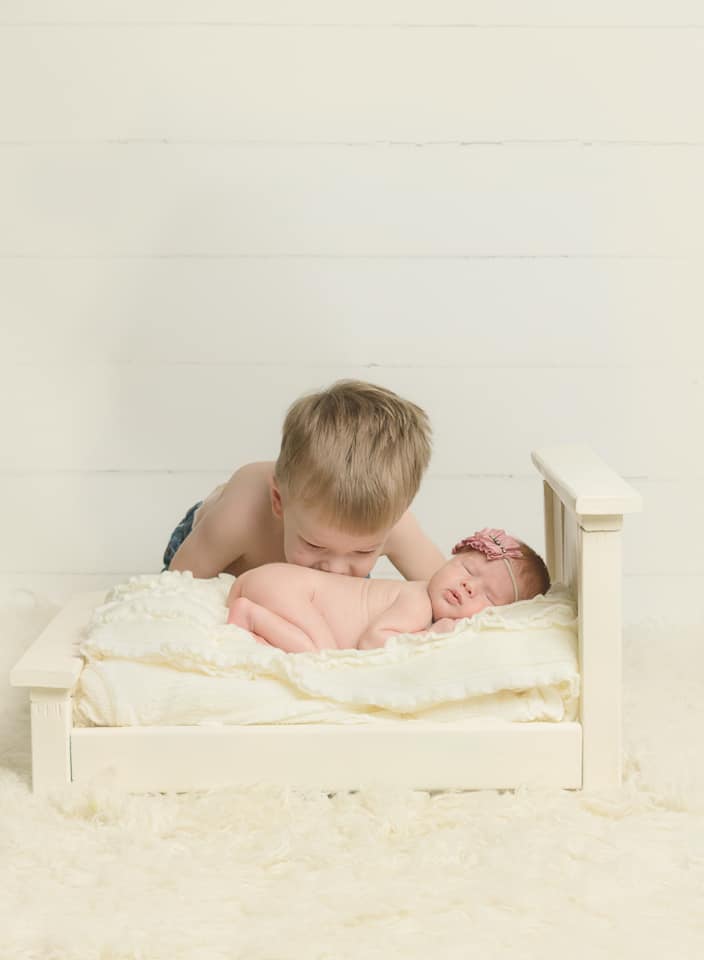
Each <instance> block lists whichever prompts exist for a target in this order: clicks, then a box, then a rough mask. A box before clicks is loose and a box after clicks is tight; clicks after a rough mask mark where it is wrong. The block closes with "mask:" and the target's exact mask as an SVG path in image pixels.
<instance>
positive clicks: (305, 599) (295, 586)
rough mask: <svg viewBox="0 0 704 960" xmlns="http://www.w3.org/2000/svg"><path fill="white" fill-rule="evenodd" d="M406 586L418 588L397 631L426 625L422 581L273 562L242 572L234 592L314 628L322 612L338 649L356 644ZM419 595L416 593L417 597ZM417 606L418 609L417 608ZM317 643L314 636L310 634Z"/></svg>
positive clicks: (408, 589) (305, 627)
mask: <svg viewBox="0 0 704 960" xmlns="http://www.w3.org/2000/svg"><path fill="white" fill-rule="evenodd" d="M405 592H410V593H412V594H418V602H417V603H414V604H412V605H411V606H412V608H413V613H412V614H410V615H409V616H408V618H407V622H406V623H400V624H399V632H403V631H415V630H422V629H424V627H426V626H427V623H426V622H425V612H426V611H425V609H424V606H423V597H424V596H427V593H426V591H425V590H424V587H423V586H422V585H421V584H419V583H409V582H406V581H397V580H366V579H361V578H359V577H347V576H341V575H339V574H335V573H324V572H322V571H320V570H311V569H309V568H308V567H299V566H296V565H295V564H290V563H270V564H266V565H265V566H262V567H257V568H256V569H255V570H250V571H248V572H247V573H244V574H242V576H240V577H238V579H237V580H236V581H235V585H234V587H233V592H232V594H231V598H234V597H237V596H240V597H245V598H246V599H247V600H251V601H252V602H253V603H257V604H259V605H260V606H262V607H265V608H266V609H267V610H270V611H271V612H272V613H275V614H278V616H280V617H283V619H284V620H287V621H288V622H289V623H292V624H294V625H295V626H297V627H300V628H301V629H302V630H303V631H305V632H308V633H310V632H311V624H313V629H314V624H315V617H312V616H311V613H310V612H311V610H313V611H316V612H317V614H319V615H320V616H321V617H322V619H323V621H324V622H325V624H326V625H327V627H328V628H329V631H330V633H331V634H332V637H333V638H334V644H335V646H336V647H338V648H339V649H349V648H353V647H356V646H357V644H358V641H359V638H360V637H361V636H362V634H363V633H364V631H365V630H366V629H367V627H368V626H369V624H370V623H371V622H372V621H374V620H376V619H377V618H378V617H380V616H381V615H382V614H383V613H384V611H386V610H387V609H388V608H389V607H391V605H392V604H393V603H394V602H395V601H396V600H397V599H398V597H399V596H400V595H401V594H402V593H405ZM414 599H415V597H414ZM416 611H417V612H416ZM311 639H312V640H313V642H314V643H315V645H316V646H324V644H320V645H319V644H318V643H317V642H316V638H315V637H311Z"/></svg>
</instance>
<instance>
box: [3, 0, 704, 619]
mask: <svg viewBox="0 0 704 960" xmlns="http://www.w3.org/2000/svg"><path fill="white" fill-rule="evenodd" d="M703 92H704V9H703V8H702V5H701V4H700V3H698V2H679V3H678V2H665V0H658V2H655V0H653V2H649V3H647V2H641V3H638V2H635V0H630V2H627V0H612V2H606V0H603V2H592V3H587V2H586V0H582V2H575V3H570V4H564V3H554V2H552V3H549V2H533V3H531V4H526V3H524V2H519V0H515V2H496V3H488V2H449V0H448V2H433V3H431V2H429V0H425V2H401V0H397V2H392V0H376V2H371V0H369V2H356V3H351V2H338V3H331V2H322V0H318V2H314V0H308V2H297V3H294V2H290V3H285V2H268V3H267V2H264V0H260V2H255V0H250V2H244V0H242V2H236V0H233V2H225V0H220V2H215V0H210V2H209V0H198V2H196V0H182V2H178V3H174V2H167V0H141V2H138V0H121V2H117V0H115V2H102V3H97V2H88V0H55V2H50V0H23V2H20V0H17V2H9V0H8V2H3V3H0V297H1V301H0V306H1V310H2V315H1V327H0V366H1V368H2V369H1V376H2V379H1V381H0V382H1V384H2V386H1V388H0V389H2V400H3V402H2V404H1V405H0V430H1V431H2V437H3V444H2V448H1V449H0V502H1V503H2V504H3V507H4V509H3V514H4V519H3V523H2V534H3V535H2V538H0V584H2V585H3V586H4V587H7V588H14V587H16V586H26V587H29V588H31V589H38V590H43V591H46V592H49V593H50V594H51V595H53V596H56V597H60V596H65V595H66V594H67V593H68V592H70V591H72V590H75V589H80V588H85V587H87V586H93V585H102V584H107V583H111V582H114V581H115V580H117V579H121V578H123V577H125V576H126V575H128V574H131V573H135V572H141V571H147V570H154V569H157V568H158V565H159V560H160V555H161V551H162V549H163V546H164V542H165V539H166V538H167V536H168V533H169V532H170V529H171V527H172V526H173V524H174V523H175V522H176V521H177V520H178V518H179V516H180V514H181V513H182V512H183V510H184V509H185V508H186V507H187V506H188V505H189V504H190V503H191V502H192V501H193V500H194V499H196V498H197V497H199V496H202V495H203V494H204V493H206V492H207V491H208V490H209V489H210V488H211V486H212V485H214V484H215V483H216V482H218V481H219V480H221V479H222V478H223V477H224V476H226V475H227V474H228V473H229V472H230V470H231V469H232V468H233V467H234V466H236V465H238V464H240V463H243V462H246V461H247V460H250V459H253V458H266V457H273V456H274V455H275V453H276V449H277V444H278V437H279V428H280V423H281V419H282V416H283V413H284V411H285V408H286V406H287V405H288V403H290V402H291V400H292V399H293V398H294V397H295V396H296V395H297V394H299V393H301V392H303V391H305V390H309V389H312V388H315V387H318V386H323V385H325V384H327V383H329V382H331V381H332V380H334V379H337V378H338V377H343V376H357V377H361V378H363V379H369V380H372V381H376V382H379V383H383V384H385V385H387V386H389V387H391V388H393V389H395V390H398V391H399V392H400V393H402V394H404V395H407V396H408V397H410V398H412V399H414V400H416V402H418V403H420V404H422V405H423V406H425V407H426V409H427V410H428V412H429V414H430V415H431V417H432V420H433V422H434V425H435V435H436V444H435V454H434V458H433V462H432V466H431V469H430V471H429V474H428V477H427V480H426V482H425V484H424V486H423V489H422V492H421V494H420V496H419V498H418V501H417V513H418V515H419V516H420V518H421V520H422V521H423V523H424V525H425V526H426V528H427V529H428V531H429V532H430V533H431V535H433V536H434V537H435V539H436V540H437V542H438V543H439V544H440V545H441V546H442V547H443V548H444V549H447V548H449V546H450V545H451V544H452V543H453V542H454V540H455V539H456V538H457V537H458V536H460V535H463V534H465V533H466V532H467V531H468V530H471V529H474V528H475V527H476V526H480V525H484V524H497V525H504V526H507V527H509V528H510V529H512V530H514V531H515V532H517V533H518V534H520V535H523V536H524V537H526V538H527V539H529V540H531V541H532V542H535V543H536V544H537V545H539V546H540V545H541V543H542V541H541V536H542V533H541V529H542V528H541V516H540V509H541V495H540V486H539V483H538V481H537V479H536V477H535V476H534V475H533V473H532V470H531V467H530V463H529V451H530V449H531V448H532V447H533V446H537V445H539V444H544V443H554V442H561V441H573V440H580V441H586V442H588V443H590V444H592V445H593V446H594V447H595V449H596V450H597V451H598V452H599V453H601V455H602V456H603V457H605V458H606V459H607V460H608V461H609V462H610V463H611V464H612V465H613V466H614V467H615V468H617V469H618V470H619V471H621V472H622V473H623V474H624V475H625V476H626V477H628V478H629V479H630V480H631V481H632V483H633V484H634V485H635V486H636V487H638V488H639V489H640V490H641V491H642V492H643V494H644V496H645V501H646V512H645V513H644V514H643V515H642V516H641V517H632V518H629V520H628V522H627V526H626V552H625V569H626V598H627V604H626V617H627V618H628V619H630V620H638V619H642V618H644V617H656V618H662V619H668V618H676V619H679V620H692V619H699V620H701V619H702V618H703V617H704V603H703V602H702V600H701V597H702V596H704V560H703V559H702V554H701V551H700V550H699V547H698V545H699V543H700V542H702V540H704V508H703V507H702V503H703V502H704V499H703V498H702V496H701V492H702V478H703V477H704V453H703V452H702V442H701V433H702V426H703V425H704V416H703V414H704V376H703V374H702V347H703V346H704V337H703V335H702V332H701V323H702V318H703V314H704V310H703V309H702V308H703V307H704V293H703V289H702V284H701V281H700V276H701V274H702V268H703V267H704V244H703V242H702V236H701V224H702V222H704V174H703V173H702V171H703V170H704V111H703V110H702V109H701V103H702V93H703Z"/></svg>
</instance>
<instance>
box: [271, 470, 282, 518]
mask: <svg viewBox="0 0 704 960" xmlns="http://www.w3.org/2000/svg"><path fill="white" fill-rule="evenodd" d="M269 493H270V495H271V512H272V513H273V514H274V516H275V517H279V519H281V517H283V515H284V507H283V503H282V502H281V491H280V490H279V488H278V485H277V483H276V480H275V478H274V477H272V478H271V481H270V487H269Z"/></svg>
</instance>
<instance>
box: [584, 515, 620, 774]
mask: <svg viewBox="0 0 704 960" xmlns="http://www.w3.org/2000/svg"><path fill="white" fill-rule="evenodd" d="M599 520H600V521H601V520H608V521H611V522H612V523H613V525H614V529H605V527H607V525H608V524H607V523H606V522H602V523H600V529H596V530H593V531H588V530H584V529H582V530H581V537H580V545H579V563H580V574H581V575H580V577H579V580H578V585H579V590H578V606H579V652H580V672H581V678H582V681H581V682H582V687H581V695H580V717H581V721H582V729H583V731H584V743H583V748H582V750H583V754H582V775H583V781H584V787H585V788H587V789H592V788H599V787H605V786H612V785H614V784H617V783H619V782H620V780H621V753H622V747H621V740H622V723H621V712H622V706H621V704H622V683H621V672H622V668H621V659H622V652H621V646H622V642H621V590H620V589H617V588H616V584H620V580H621V530H620V525H619V526H616V521H617V520H620V518H614V517H609V518H599Z"/></svg>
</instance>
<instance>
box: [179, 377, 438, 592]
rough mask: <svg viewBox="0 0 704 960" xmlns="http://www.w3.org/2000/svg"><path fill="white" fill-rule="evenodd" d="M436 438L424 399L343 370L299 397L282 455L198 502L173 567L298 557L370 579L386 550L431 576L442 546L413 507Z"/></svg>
mask: <svg viewBox="0 0 704 960" xmlns="http://www.w3.org/2000/svg"><path fill="white" fill-rule="evenodd" d="M430 436H431V431H430V424H429V421H428V417H427V415H426V414H425V412H424V411H423V410H421V409H420V407H417V406H416V405H415V404H413V403H410V402H409V401H407V400H403V399H402V398H401V397H399V396H397V395H396V394H395V393H392V392H391V391H390V390H386V389H384V388H383V387H377V386H374V385H373V384H370V383H363V382H361V381H357V380H340V381H339V382H337V383H334V384H333V385H332V386H331V387H330V388H329V389H327V390H323V391H321V392H319V393H313V394H310V395H307V396H304V397H301V398H300V399H299V400H297V401H296V402H295V403H294V404H293V405H292V406H291V408H290V409H289V411H288V413H287V415H286V419H285V421H284V426H283V434H282V440H281V451H280V453H279V458H278V460H277V461H276V462H275V463H272V462H265V463H250V464H247V465H246V466H244V467H241V468H240V469H239V470H237V471H236V472H235V473H234V474H233V475H232V476H231V477H230V479H229V480H228V481H227V483H225V484H222V485H221V486H219V487H217V488H216V489H215V490H214V491H213V492H212V493H211V494H210V495H209V496H208V497H207V498H206V499H205V500H204V501H203V502H202V503H197V504H195V506H193V507H191V509H190V510H189V511H188V513H187V514H186V516H185V517H184V519H183V520H182V521H181V523H180V524H179V525H178V527H177V528H176V530H174V532H173V534H172V536H171V539H170V541H169V545H168V546H167V548H166V552H165V553H164V565H165V567H166V568H168V569H170V570H190V571H191V572H192V573H193V574H194V576H196V577H214V576H216V575H217V574H219V573H222V572H223V571H225V572H227V573H232V574H234V575H235V576H239V575H240V574H242V573H244V572H245V571H247V570H251V569H253V568H254V567H259V566H261V565H262V564H264V563H276V562H281V561H288V562H289V563H295V564H299V565H300V566H303V567H312V568H313V569H316V570H323V571H326V572H330V573H338V574H346V575H349V576H354V577H366V576H367V575H368V574H369V572H370V571H371V569H372V567H373V566H374V564H375V563H376V561H377V560H378V558H379V557H380V556H387V557H388V558H389V559H390V560H391V562H392V563H393V565H394V566H395V567H396V568H397V570H399V572H400V573H402V574H403V576H404V577H406V579H408V580H427V579H429V578H430V577H431V576H432V574H433V573H434V571H435V570H437V568H438V567H439V566H440V564H441V563H442V562H443V556H442V554H441V553H440V551H439V550H438V548H437V547H436V546H435V545H434V544H433V543H431V541H430V540H429V539H428V538H427V537H426V536H425V534H424V533H423V531H422V530H421V529H420V527H419V525H418V523H417V522H416V520H415V519H414V517H413V516H412V514H411V513H409V511H408V506H409V504H410V503H411V501H412V500H413V498H414V497H415V495H416V493H417V491H418V487H419V486H420V481H421V477H422V475H423V473H424V471H425V469H426V467H427V465H428V461H429V460H430Z"/></svg>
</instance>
